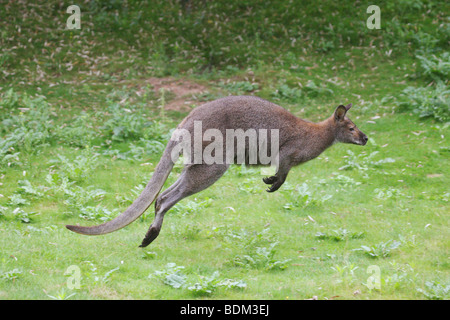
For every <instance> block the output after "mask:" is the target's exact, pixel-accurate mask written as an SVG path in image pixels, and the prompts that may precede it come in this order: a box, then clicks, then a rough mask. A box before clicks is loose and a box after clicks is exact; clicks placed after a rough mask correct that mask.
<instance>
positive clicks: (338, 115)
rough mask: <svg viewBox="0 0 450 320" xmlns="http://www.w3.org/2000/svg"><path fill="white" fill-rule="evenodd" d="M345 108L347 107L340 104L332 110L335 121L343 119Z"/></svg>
mask: <svg viewBox="0 0 450 320" xmlns="http://www.w3.org/2000/svg"><path fill="white" fill-rule="evenodd" d="M349 109H350V108H349ZM347 110H348V109H347V108H346V107H345V106H343V105H342V104H341V105H340V106H339V107H337V108H336V111H334V118H335V119H336V120H337V121H341V120H344V117H345V114H346V113H347Z"/></svg>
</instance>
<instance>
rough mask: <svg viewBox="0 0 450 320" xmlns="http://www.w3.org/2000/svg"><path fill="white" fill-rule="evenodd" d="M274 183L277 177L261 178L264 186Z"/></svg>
mask: <svg viewBox="0 0 450 320" xmlns="http://www.w3.org/2000/svg"><path fill="white" fill-rule="evenodd" d="M275 181H277V177H276V176H271V177H267V178H263V182H264V183H265V184H274V182H275Z"/></svg>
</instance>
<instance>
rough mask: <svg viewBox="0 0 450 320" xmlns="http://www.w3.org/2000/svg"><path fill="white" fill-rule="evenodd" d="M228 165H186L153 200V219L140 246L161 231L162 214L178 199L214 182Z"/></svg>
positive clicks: (144, 245)
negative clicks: (172, 182)
mask: <svg viewBox="0 0 450 320" xmlns="http://www.w3.org/2000/svg"><path fill="white" fill-rule="evenodd" d="M227 169H228V165H225V164H212V165H206V164H196V165H189V166H186V167H185V168H184V170H183V172H182V173H181V175H180V177H179V178H178V180H177V181H176V182H175V183H174V184H173V185H172V186H170V187H169V188H168V189H167V190H165V191H164V192H163V193H162V194H161V195H159V196H158V198H157V200H156V202H155V220H154V221H153V223H152V224H151V226H150V228H149V229H148V231H147V234H146V235H145V238H144V240H142V244H141V245H140V246H141V247H146V246H148V245H149V244H150V243H151V242H152V241H153V240H155V239H156V237H157V236H158V235H159V232H160V231H161V226H162V223H163V219H164V215H165V213H166V212H167V211H169V209H170V208H172V207H173V206H174V205H175V204H176V203H177V202H178V201H180V200H181V199H183V198H186V197H188V196H190V195H193V194H195V193H197V192H200V191H202V190H204V189H206V188H208V187H209V186H211V185H212V184H213V183H214V182H216V181H217V180H219V178H220V177H221V176H222V175H223V174H224V173H225V171H227Z"/></svg>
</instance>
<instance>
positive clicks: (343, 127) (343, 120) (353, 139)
mask: <svg viewBox="0 0 450 320" xmlns="http://www.w3.org/2000/svg"><path fill="white" fill-rule="evenodd" d="M351 107H352V104H351V103H350V104H348V105H346V106H343V105H340V106H339V107H337V108H336V111H334V115H333V120H334V122H333V123H334V126H335V129H336V131H335V137H336V142H343V143H353V144H359V145H361V146H363V145H365V144H366V143H367V140H369V138H367V136H366V135H365V134H364V133H363V132H362V131H361V130H359V129H358V127H357V126H356V125H355V124H354V123H353V121H352V120H350V119H349V118H348V117H347V116H346V115H347V111H348V110H350V108H351Z"/></svg>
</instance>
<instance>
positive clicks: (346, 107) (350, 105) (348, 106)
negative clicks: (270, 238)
mask: <svg viewBox="0 0 450 320" xmlns="http://www.w3.org/2000/svg"><path fill="white" fill-rule="evenodd" d="M351 107H352V104H351V103H349V104H348V105H346V106H345V109H347V111H348V110H350V108H351Z"/></svg>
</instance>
